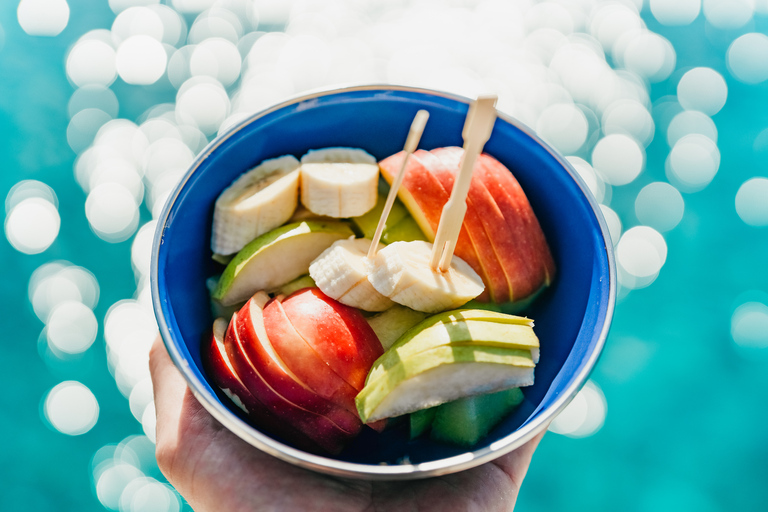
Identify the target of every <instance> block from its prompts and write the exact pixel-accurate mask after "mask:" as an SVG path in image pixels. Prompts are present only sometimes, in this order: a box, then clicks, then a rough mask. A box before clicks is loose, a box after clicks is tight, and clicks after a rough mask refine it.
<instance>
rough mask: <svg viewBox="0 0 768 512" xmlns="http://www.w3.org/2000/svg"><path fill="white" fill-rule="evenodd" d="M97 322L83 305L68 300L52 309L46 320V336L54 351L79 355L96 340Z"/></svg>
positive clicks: (91, 312)
mask: <svg viewBox="0 0 768 512" xmlns="http://www.w3.org/2000/svg"><path fill="white" fill-rule="evenodd" d="M98 328H99V325H98V322H97V321H96V316H95V315H94V314H93V311H91V309H90V308H89V307H88V306H86V305H85V304H83V303H81V302H79V301H75V300H69V301H64V302H60V303H59V304H57V305H56V306H54V307H53V309H52V311H51V312H50V314H49V315H48V318H47V320H46V336H47V338H48V343H49V345H51V348H52V349H54V351H58V352H63V353H65V354H79V353H81V352H84V351H85V350H87V349H88V348H89V347H90V346H91V345H92V344H93V342H94V341H95V340H96V333H97V332H98Z"/></svg>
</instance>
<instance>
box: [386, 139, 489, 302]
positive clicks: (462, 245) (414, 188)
mask: <svg viewBox="0 0 768 512" xmlns="http://www.w3.org/2000/svg"><path fill="white" fill-rule="evenodd" d="M403 158H405V152H403V151H401V152H399V153H395V154H394V155H392V156H389V157H387V158H385V159H384V160H382V161H381V162H379V168H380V169H381V174H382V176H384V179H386V180H387V182H388V183H390V184H391V183H392V182H393V181H394V179H395V177H396V176H397V174H398V173H399V172H400V167H401V166H402V164H403ZM398 196H399V197H400V199H401V200H402V201H403V204H405V206H406V208H408V211H409V212H410V213H411V216H412V217H413V219H414V220H415V221H416V223H417V224H418V225H419V227H420V228H421V231H422V232H423V233H424V236H426V237H427V239H428V240H429V241H430V242H433V241H434V240H435V233H436V232H437V226H438V224H439V223H440V215H442V213H443V206H445V203H447V202H448V199H449V195H448V193H447V192H446V191H445V189H444V188H443V186H442V185H441V184H440V181H439V180H438V179H437V178H436V177H435V176H434V175H433V174H432V173H430V172H428V171H427V170H426V169H425V168H424V165H423V163H422V162H421V161H420V160H419V159H418V158H413V157H411V158H408V163H407V164H406V170H405V174H404V175H403V181H402V183H401V184H400V189H399V190H398ZM454 254H455V255H456V256H458V257H459V258H461V259H463V260H464V261H466V262H467V264H468V265H469V266H470V267H472V269H473V270H474V271H475V272H477V274H478V275H479V276H480V278H481V279H482V280H483V283H486V288H485V290H483V293H481V294H480V296H478V297H477V300H479V301H482V302H488V301H489V300H490V299H491V295H490V291H489V289H488V286H487V284H488V283H489V282H490V279H489V278H488V276H487V275H486V274H485V269H484V268H483V265H482V264H481V263H480V258H479V257H478V255H477V251H476V250H475V247H474V245H472V240H471V239H470V237H469V234H468V233H467V229H466V226H464V225H462V228H461V231H459V237H458V238H457V240H456V248H455V249H454Z"/></svg>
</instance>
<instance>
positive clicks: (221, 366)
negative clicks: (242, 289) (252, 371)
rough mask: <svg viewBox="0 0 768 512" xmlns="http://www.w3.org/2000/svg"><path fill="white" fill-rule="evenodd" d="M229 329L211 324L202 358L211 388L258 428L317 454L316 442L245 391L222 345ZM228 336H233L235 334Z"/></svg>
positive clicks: (217, 322)
mask: <svg viewBox="0 0 768 512" xmlns="http://www.w3.org/2000/svg"><path fill="white" fill-rule="evenodd" d="M230 329H234V323H232V324H230V325H229V326H227V322H226V320H224V319H223V318H218V319H216V320H215V321H214V323H213V335H212V336H211V343H210V344H209V345H207V346H205V349H204V351H203V354H202V355H203V364H204V365H205V368H206V371H207V372H208V374H209V375H211V378H212V380H213V382H214V384H216V386H217V387H218V388H219V389H220V390H221V391H222V392H223V393H224V394H225V395H227V397H228V398H229V399H230V401H231V402H232V403H233V404H234V405H235V406H237V407H238V408H239V409H240V410H242V411H243V412H245V413H246V414H247V416H248V419H250V420H251V422H253V423H254V424H255V425H256V426H257V427H259V428H261V429H264V430H265V431H266V432H268V433H271V434H273V435H275V436H279V437H281V438H283V439H285V440H286V441H288V442H290V443H293V444H294V445H296V446H297V447H298V448H301V449H302V450H307V451H310V452H312V453H317V452H319V451H320V450H319V447H318V444H317V443H316V442H315V441H313V440H311V439H310V438H309V437H307V436H306V435H305V434H303V433H301V432H300V431H298V430H296V429H295V428H293V427H292V426H291V425H289V424H286V422H284V421H282V420H280V419H279V418H278V417H277V416H275V415H273V414H271V413H270V412H269V409H268V408H267V406H266V405H264V403H262V402H261V400H259V399H258V398H256V397H255V396H254V395H253V394H252V393H251V392H250V391H248V388H246V387H245V384H243V381H241V380H240V377H238V376H237V373H236V371H235V368H234V366H233V365H232V362H231V361H230V360H229V355H228V354H227V350H226V347H225V345H224V339H225V337H226V336H227V331H228V330H230ZM229 335H230V336H233V335H234V332H231V333H230V334H229ZM334 449H335V448H334Z"/></svg>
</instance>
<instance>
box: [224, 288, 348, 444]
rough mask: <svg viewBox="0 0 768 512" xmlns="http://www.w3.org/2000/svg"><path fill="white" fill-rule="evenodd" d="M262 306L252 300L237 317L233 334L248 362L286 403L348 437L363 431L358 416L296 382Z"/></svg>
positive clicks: (262, 304) (300, 382)
mask: <svg viewBox="0 0 768 512" xmlns="http://www.w3.org/2000/svg"><path fill="white" fill-rule="evenodd" d="M257 295H258V294H257ZM264 305H266V300H265V301H264V302H263V303H259V302H257V299H256V297H254V298H252V299H251V300H250V301H248V302H247V303H246V305H245V306H243V308H242V309H241V310H240V311H239V312H238V315H237V321H236V323H235V332H236V333H237V337H238V339H239V340H240V344H241V347H242V352H243V353H244V354H245V356H246V358H247V359H248V361H250V363H251V365H252V366H253V367H255V368H256V369H257V370H258V372H259V374H260V375H261V377H262V378H263V379H264V381H265V382H266V383H267V384H268V385H269V387H271V388H272V389H273V390H274V391H275V393H277V394H278V395H280V396H281V397H283V398H284V399H285V400H286V401H287V402H290V403H292V404H294V405H295V406H297V407H299V408H301V409H304V410H306V411H309V412H312V413H315V414H318V415H320V416H322V417H324V418H326V419H327V420H329V421H330V422H332V423H333V424H335V425H336V426H338V428H339V429H341V430H343V431H344V432H347V433H348V434H350V435H356V434H357V433H358V432H359V431H360V429H361V428H362V423H361V422H360V418H359V416H358V415H357V414H353V413H351V412H349V411H347V410H346V409H344V408H343V407H341V406H339V405H336V404H334V403H333V402H331V401H329V400H327V399H325V398H323V397H321V396H320V395H318V394H317V393H316V392H315V391H314V390H313V389H310V388H309V387H307V386H306V385H305V384H304V383H303V382H302V381H301V380H299V378H298V377H297V376H296V375H295V374H294V373H293V372H291V371H290V370H289V369H288V368H287V366H286V365H285V362H284V361H282V360H281V359H280V358H279V356H278V355H277V353H276V352H275V350H274V347H273V346H272V343H271V342H270V340H269V337H268V334H266V332H265V330H264V320H263V316H262V308H263V307H264Z"/></svg>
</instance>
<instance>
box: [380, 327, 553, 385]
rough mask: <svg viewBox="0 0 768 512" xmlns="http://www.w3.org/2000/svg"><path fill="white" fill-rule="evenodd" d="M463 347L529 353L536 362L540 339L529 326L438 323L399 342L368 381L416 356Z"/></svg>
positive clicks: (382, 358) (384, 356)
mask: <svg viewBox="0 0 768 512" xmlns="http://www.w3.org/2000/svg"><path fill="white" fill-rule="evenodd" d="M403 338H405V336H403ZM403 338H401V340H402V339H403ZM459 345H471V346H485V347H499V348H508V349H520V350H528V353H529V354H532V356H531V357H532V358H533V359H534V361H535V360H537V359H538V357H537V356H538V349H539V339H538V338H537V337H536V334H534V332H533V329H532V328H531V327H530V326H529V325H520V324H503V323H496V322H487V321H481V320H461V321H458V322H438V323H435V324H433V325H431V326H429V327H428V328H426V329H423V330H421V331H418V332H417V333H415V334H413V335H410V336H408V339H407V340H406V341H405V342H401V341H400V340H398V342H397V343H395V344H394V345H393V346H392V347H390V348H389V349H388V350H387V351H386V352H385V353H384V355H383V356H381V358H379V360H377V361H376V364H374V366H373V368H372V369H371V371H370V372H369V373H368V381H374V380H376V379H378V378H380V377H381V376H382V375H383V373H384V372H386V371H387V369H388V368H390V367H391V366H393V365H395V364H397V363H398V362H400V361H406V360H408V359H409V358H411V357H413V356H414V355H416V354H419V353H422V352H425V351H427V350H432V349H434V348H437V347H440V346H459ZM534 351H535V352H536V354H535V356H534V355H533V354H534Z"/></svg>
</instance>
